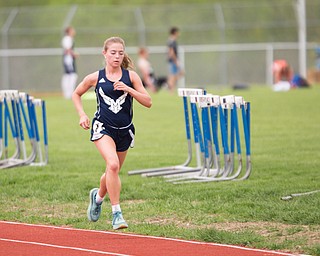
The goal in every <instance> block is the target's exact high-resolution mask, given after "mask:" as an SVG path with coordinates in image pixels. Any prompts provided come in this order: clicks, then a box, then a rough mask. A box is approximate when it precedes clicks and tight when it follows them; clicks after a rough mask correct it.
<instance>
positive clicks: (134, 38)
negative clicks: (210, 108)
mask: <svg viewBox="0 0 320 256" xmlns="http://www.w3.org/2000/svg"><path fill="white" fill-rule="evenodd" d="M297 2H298V0H282V1H278V0H261V1H255V2H245V1H241V2H240V1H239V2H235V3H233V4H230V3H224V2H223V1H221V3H214V4H184V5H181V4H179V5H148V6H97V5H70V6H55V7H52V6H51V7H47V6H38V7H17V8H3V9H0V27H1V35H0V38H1V50H0V61H1V62H0V77H1V79H0V88H1V89H7V88H14V89H19V90H25V91H32V92H34V91H39V92H60V79H61V76H62V72H63V69H62V56H61V55H62V49H61V46H60V41H61V38H62V35H63V30H64V28H65V27H66V26H67V25H70V24H71V25H72V26H74V27H75V28H76V31H77V35H76V38H75V41H76V50H77V51H78V52H79V53H80V57H79V59H78V60H77V67H78V75H79V79H82V78H83V77H84V75H86V74H88V73H90V72H93V71H95V70H97V69H99V68H101V67H102V66H103V58H102V55H101V51H102V45H103V42H104V40H105V39H106V38H108V37H110V36H114V35H118V36H121V37H122V38H123V39H124V40H125V41H126V45H127V51H128V53H129V55H130V57H131V58H132V59H133V60H134V61H135V60H136V58H137V51H138V47H139V46H147V47H148V48H149V51H150V60H151V62H152V63H153V66H154V68H155V71H156V73H157V74H158V75H166V74H167V64H166V47H165V45H166V41H167V38H168V33H169V29H170V27H171V26H178V27H179V28H180V31H181V35H180V38H179V45H180V46H181V47H180V50H181V58H182V61H183V64H184V67H185V71H186V75H185V78H184V79H183V85H182V86H190V87H191V86H192V87H193V86H197V87H198V86H199V87H208V86H217V85H220V86H225V85H232V84H234V83H252V84H268V83H270V82H271V79H272V78H270V63H272V60H273V59H276V58H284V59H287V60H288V61H289V63H290V64H291V65H292V66H293V68H294V70H295V71H296V72H299V68H300V67H299V43H298V42H299V15H298V9H297ZM319 9H320V2H319V1H318V0H308V1H306V3H305V12H306V19H305V22H306V38H307V44H306V49H307V55H306V65H307V68H308V69H312V68H313V67H314V63H315V58H316V55H315V47H316V46H317V41H318V40H319V41H320V30H319V29H318V28H319V24H320V16H319V15H318V10H319Z"/></svg>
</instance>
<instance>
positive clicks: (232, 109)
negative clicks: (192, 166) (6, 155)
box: [166, 95, 251, 184]
mask: <svg viewBox="0 0 320 256" xmlns="http://www.w3.org/2000/svg"><path fill="white" fill-rule="evenodd" d="M191 100H192V101H195V102H197V103H198V106H199V107H200V108H201V111H202V113H203V115H202V125H203V127H205V126H208V125H207V123H208V122H209V115H208V112H207V110H208V109H210V114H211V128H212V134H213V141H210V134H209V132H208V129H203V133H204V138H207V141H208V142H209V143H213V144H214V147H215V153H216V157H215V158H214V159H215V162H216V166H217V167H218V171H216V172H215V174H214V175H210V172H209V170H210V169H209V168H210V166H209V165H208V163H207V164H206V169H207V171H206V172H205V173H200V174H199V175H189V176H185V177H178V178H174V179H168V181H169V182H173V183H174V184H181V183H191V182H209V181H228V180H244V179H247V178H248V177H249V175H250V173H251V151H250V103H249V102H245V101H244V99H243V97H241V96H234V95H228V96H222V97H220V103H218V96H216V95H206V96H194V97H193V98H192V99H191ZM238 109H241V113H242V120H243V130H244V140H245V146H246V171H245V174H244V175H243V176H242V177H240V178H239V176H240V173H241V171H242V166H243V164H242V155H241V145H240V133H239V125H238V117H237V110H238ZM217 113H219V121H220V131H221V141H222V147H223V150H224V167H223V168H221V169H220V168H219V165H220V160H219V145H218V136H217V130H218V129H217ZM229 115H230V118H228V116H229ZM229 119H230V143H229V136H228V127H229V125H228V120H229ZM206 133H207V135H206ZM204 142H205V143H206V141H204ZM235 142H236V147H237V153H238V168H237V170H236V171H235V170H234V167H235V162H234V151H235ZM229 144H230V147H229ZM205 150H206V151H207V152H206V154H208V153H209V152H208V148H205ZM166 178H168V177H166Z"/></svg>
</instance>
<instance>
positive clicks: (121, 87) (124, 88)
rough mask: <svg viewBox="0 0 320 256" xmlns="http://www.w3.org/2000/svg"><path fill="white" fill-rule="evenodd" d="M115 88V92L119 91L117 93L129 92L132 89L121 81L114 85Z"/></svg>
mask: <svg viewBox="0 0 320 256" xmlns="http://www.w3.org/2000/svg"><path fill="white" fill-rule="evenodd" d="M113 88H114V90H117V91H124V92H129V88H130V87H128V86H127V85H126V84H124V83H123V82H121V81H117V82H114V83H113Z"/></svg>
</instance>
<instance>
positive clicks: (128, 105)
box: [95, 68, 133, 128]
mask: <svg viewBox="0 0 320 256" xmlns="http://www.w3.org/2000/svg"><path fill="white" fill-rule="evenodd" d="M120 81H122V82H123V83H124V84H126V85H127V86H130V87H133V85H132V83H131V80H130V76H129V71H128V70H127V69H123V68H122V77H121V79H120ZM95 92H96V96H97V111H96V113H95V118H96V119H97V120H99V121H100V122H102V123H104V124H105V125H108V126H111V127H114V128H125V127H127V126H129V125H130V124H131V123H132V117H133V106H132V102H133V98H132V96H131V95H130V94H129V93H127V92H126V93H125V92H124V91H118V90H114V89H113V82H112V81H110V80H108V78H107V77H106V71H105V69H101V70H99V77H98V82H97V84H96V88H95Z"/></svg>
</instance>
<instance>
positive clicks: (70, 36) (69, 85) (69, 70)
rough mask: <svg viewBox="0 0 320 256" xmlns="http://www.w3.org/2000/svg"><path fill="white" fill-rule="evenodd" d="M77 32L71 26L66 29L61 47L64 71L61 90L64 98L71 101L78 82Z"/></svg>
mask: <svg viewBox="0 0 320 256" xmlns="http://www.w3.org/2000/svg"><path fill="white" fill-rule="evenodd" d="M75 35H76V31H75V29H74V28H73V27H71V26H69V27H67V28H66V29H65V34H64V37H63V38H62V41H61V45H62V48H63V69H64V74H63V75H62V80H61V88H62V93H63V96H64V98H66V99H70V98H71V96H72V93H73V91H74V88H75V86H76V82H77V78H78V75H77V71H76V61H75V60H76V58H77V56H78V55H77V54H76V53H75V51H74V37H75Z"/></svg>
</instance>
